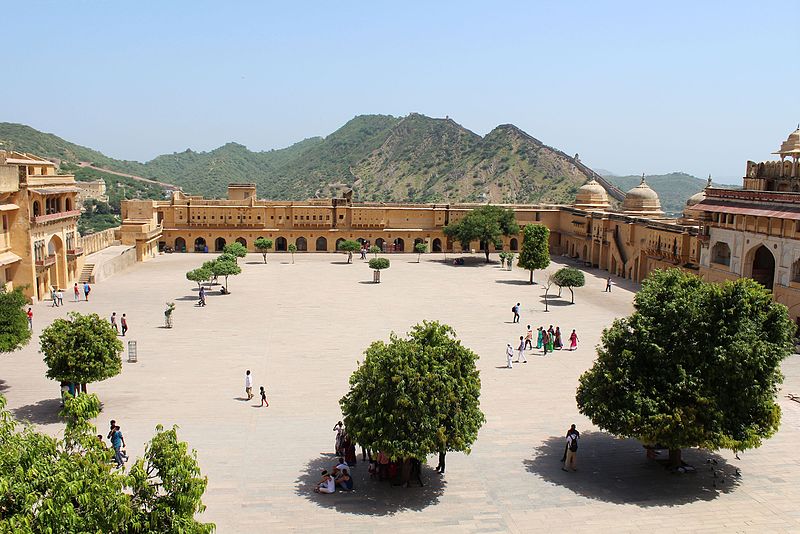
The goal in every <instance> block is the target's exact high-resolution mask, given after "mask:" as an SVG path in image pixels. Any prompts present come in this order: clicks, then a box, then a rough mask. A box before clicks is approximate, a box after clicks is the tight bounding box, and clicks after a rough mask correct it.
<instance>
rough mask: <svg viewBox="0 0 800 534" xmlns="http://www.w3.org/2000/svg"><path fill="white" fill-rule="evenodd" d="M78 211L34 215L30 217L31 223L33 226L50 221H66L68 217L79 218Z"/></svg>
mask: <svg viewBox="0 0 800 534" xmlns="http://www.w3.org/2000/svg"><path fill="white" fill-rule="evenodd" d="M80 215H81V212H80V210H69V211H59V212H57V213H50V214H48V215H36V216H35V217H31V222H33V223H35V224H42V223H46V222H51V221H58V220H60V219H68V218H70V217H80Z"/></svg>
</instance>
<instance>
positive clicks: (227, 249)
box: [222, 241, 247, 261]
mask: <svg viewBox="0 0 800 534" xmlns="http://www.w3.org/2000/svg"><path fill="white" fill-rule="evenodd" d="M222 251H223V252H224V253H225V254H230V255H231V256H233V257H234V261H237V259H238V258H244V257H247V247H245V246H244V245H242V244H241V243H239V242H238V241H234V242H233V243H228V244H227V245H225V246H224V247H223V249H222Z"/></svg>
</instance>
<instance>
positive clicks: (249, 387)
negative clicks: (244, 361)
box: [244, 369, 253, 400]
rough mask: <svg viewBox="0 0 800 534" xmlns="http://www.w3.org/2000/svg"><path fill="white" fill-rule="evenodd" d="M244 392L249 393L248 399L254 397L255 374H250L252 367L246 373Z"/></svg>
mask: <svg viewBox="0 0 800 534" xmlns="http://www.w3.org/2000/svg"><path fill="white" fill-rule="evenodd" d="M244 392H245V393H246V394H247V400H250V399H252V398H253V375H251V374H250V369H248V370H247V372H246V373H245V375H244Z"/></svg>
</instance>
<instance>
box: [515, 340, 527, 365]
mask: <svg viewBox="0 0 800 534" xmlns="http://www.w3.org/2000/svg"><path fill="white" fill-rule="evenodd" d="M517 350H518V351H519V356H518V357H517V362H519V361H520V360H522V363H528V359H527V358H526V357H525V338H524V337H522V336H519V347H518V348H517Z"/></svg>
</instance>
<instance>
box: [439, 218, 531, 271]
mask: <svg viewBox="0 0 800 534" xmlns="http://www.w3.org/2000/svg"><path fill="white" fill-rule="evenodd" d="M444 233H445V235H446V236H448V237H451V238H453V239H455V240H457V241H459V242H460V243H461V246H462V247H464V248H468V247H469V245H470V243H471V242H472V241H479V242H480V243H481V246H482V247H483V250H484V252H485V254H486V262H487V263H488V262H489V245H490V244H494V245H496V246H499V243H500V237H501V236H509V235H514V234H518V233H519V226H518V225H517V221H516V220H515V218H514V211H513V210H509V209H504V208H501V207H499V206H492V205H488V204H487V205H486V206H481V207H480V208H475V209H474V210H472V211H471V212H469V213H467V215H466V216H464V218H463V219H461V220H460V221H458V222H456V223H453V224H448V225H447V226H445V227H444Z"/></svg>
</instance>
